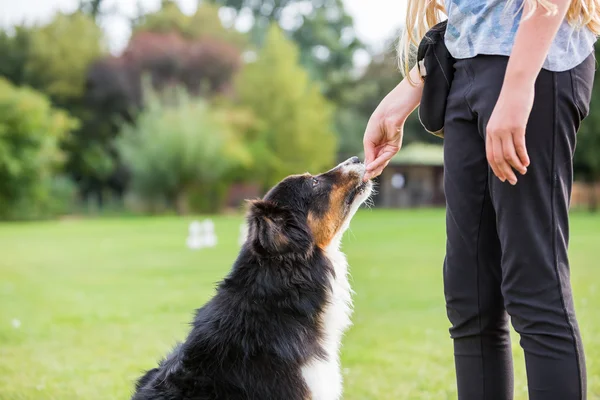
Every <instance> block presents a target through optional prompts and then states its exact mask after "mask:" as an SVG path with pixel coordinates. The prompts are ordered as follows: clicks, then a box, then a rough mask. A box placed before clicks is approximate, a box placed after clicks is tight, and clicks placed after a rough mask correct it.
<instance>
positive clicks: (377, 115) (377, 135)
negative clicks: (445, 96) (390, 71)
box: [363, 67, 423, 180]
mask: <svg viewBox="0 0 600 400" xmlns="http://www.w3.org/2000/svg"><path fill="white" fill-rule="evenodd" d="M410 76H411V78H412V81H413V82H417V84H416V85H413V84H411V82H409V80H408V78H404V79H403V80H402V81H401V82H400V83H399V84H398V86H396V87H395V88H394V89H393V90H392V91H391V92H390V93H388V95H387V96H386V97H385V98H384V99H383V100H382V101H381V103H379V106H377V109H376V110H375V111H374V112H373V114H372V115H371V118H370V119H369V123H368V124H367V129H366V131H365V136H364V139H363V145H364V148H365V165H366V169H367V172H366V173H365V177H364V179H365V180H368V179H371V178H373V177H376V176H378V175H379V174H381V172H382V171H383V169H384V168H385V167H386V166H387V165H388V163H389V162H390V159H391V158H392V157H393V156H394V155H395V154H396V153H398V151H399V150H400V146H402V135H403V129H404V123H405V122H406V119H407V118H408V116H409V115H410V114H411V113H412V112H413V111H414V110H415V108H417V106H418V105H419V103H420V102H421V95H422V93H423V83H422V81H421V77H420V76H419V72H418V69H417V67H415V68H413V69H412V70H411V71H410Z"/></svg>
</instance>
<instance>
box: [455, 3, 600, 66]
mask: <svg viewBox="0 0 600 400" xmlns="http://www.w3.org/2000/svg"><path fill="white" fill-rule="evenodd" d="M506 4H507V2H506V1H505V0H446V11H447V13H448V27H447V29H446V36H445V37H446V46H447V47H448V51H449V52H450V54H451V55H452V56H453V57H454V58H457V59H462V58H471V57H474V56H476V55H478V54H488V55H503V56H509V55H510V53H511V50H512V47H513V43H514V40H515V34H516V32H517V28H518V26H519V21H520V20H521V15H522V13H523V10H522V5H523V0H516V1H513V2H511V4H510V6H509V7H506ZM595 41H596V36H595V35H594V34H593V33H592V32H591V31H590V30H589V29H587V28H576V27H573V26H571V25H569V23H568V22H567V21H564V22H563V23H562V25H561V26H560V28H559V30H558V33H557V34H556V38H555V39H554V42H553V43H552V45H551V46H550V51H549V52H548V57H547V58H546V61H545V62H544V65H543V68H545V69H547V70H550V71H556V72H559V71H566V70H569V69H571V68H573V67H576V66H577V65H579V63H581V62H582V61H583V60H585V59H586V57H587V56H589V55H590V53H591V52H592V51H593V50H594V43H595Z"/></svg>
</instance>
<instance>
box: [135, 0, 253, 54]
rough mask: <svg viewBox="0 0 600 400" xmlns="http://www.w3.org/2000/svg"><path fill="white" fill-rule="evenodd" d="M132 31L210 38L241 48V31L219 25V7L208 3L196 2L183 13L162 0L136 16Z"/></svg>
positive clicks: (191, 37) (169, 2)
mask: <svg viewBox="0 0 600 400" xmlns="http://www.w3.org/2000/svg"><path fill="white" fill-rule="evenodd" d="M133 32H134V34H135V33H138V32H155V33H170V32H177V33H179V34H181V35H183V37H185V38H187V39H203V38H207V37H208V38H212V39H220V40H223V41H225V42H228V43H230V44H234V45H237V46H238V47H243V46H244V45H245V43H246V40H245V37H244V35H243V34H241V33H239V32H238V31H236V30H235V29H228V28H225V27H224V26H223V24H222V23H221V19H220V18H219V8H218V7H217V6H215V5H213V4H210V3H200V4H199V6H198V8H197V10H196V12H195V13H194V14H193V15H191V16H190V15H186V14H184V13H183V12H182V11H181V9H180V8H179V6H178V5H177V3H176V2H174V1H170V0H166V1H163V2H162V7H161V8H160V9H159V10H158V11H156V12H153V13H148V14H145V15H142V16H140V18H138V19H137V20H134V21H133Z"/></svg>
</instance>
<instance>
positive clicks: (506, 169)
mask: <svg viewBox="0 0 600 400" xmlns="http://www.w3.org/2000/svg"><path fill="white" fill-rule="evenodd" d="M514 86H516V85H511V84H510V82H505V84H504V86H503V87H502V91H501V92H500V96H499V97H498V102H497V103H496V106H495V107H494V111H493V112H492V115H491V117H490V120H489V122H488V124H487V127H486V143H485V148H486V155H487V160H488V163H489V164H490V167H491V168H492V171H493V172H494V174H495V175H496V176H497V177H498V179H500V180H501V181H502V182H505V181H506V180H508V181H509V182H510V184H511V185H516V183H517V176H516V175H515V173H514V171H513V168H514V169H515V170H516V171H518V172H519V173H520V174H521V175H525V173H526V172H527V167H528V166H529V156H528V155H527V148H526V146H525V128H526V127H527V120H528V119H529V114H530V113H531V107H532V106H533V97H534V88H533V84H531V85H527V84H526V85H520V87H514Z"/></svg>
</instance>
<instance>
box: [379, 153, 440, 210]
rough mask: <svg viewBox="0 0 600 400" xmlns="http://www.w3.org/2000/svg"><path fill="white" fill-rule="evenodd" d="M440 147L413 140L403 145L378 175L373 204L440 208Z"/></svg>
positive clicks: (385, 206)
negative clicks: (411, 142)
mask: <svg viewBox="0 0 600 400" xmlns="http://www.w3.org/2000/svg"><path fill="white" fill-rule="evenodd" d="M443 177H444V151H443V148H442V146H439V145H434V144H424V143H413V144H410V145H407V146H406V147H403V148H402V150H400V152H399V153H398V154H396V155H395V156H394V157H393V158H392V160H391V161H390V163H389V165H388V166H387V168H386V169H385V170H384V171H383V173H382V174H381V176H380V177H379V178H378V180H379V185H378V192H379V194H378V195H376V196H375V197H374V201H375V205H376V206H377V207H383V208H411V207H443V206H444V205H445V197H444V186H443V182H444V179H443Z"/></svg>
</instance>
